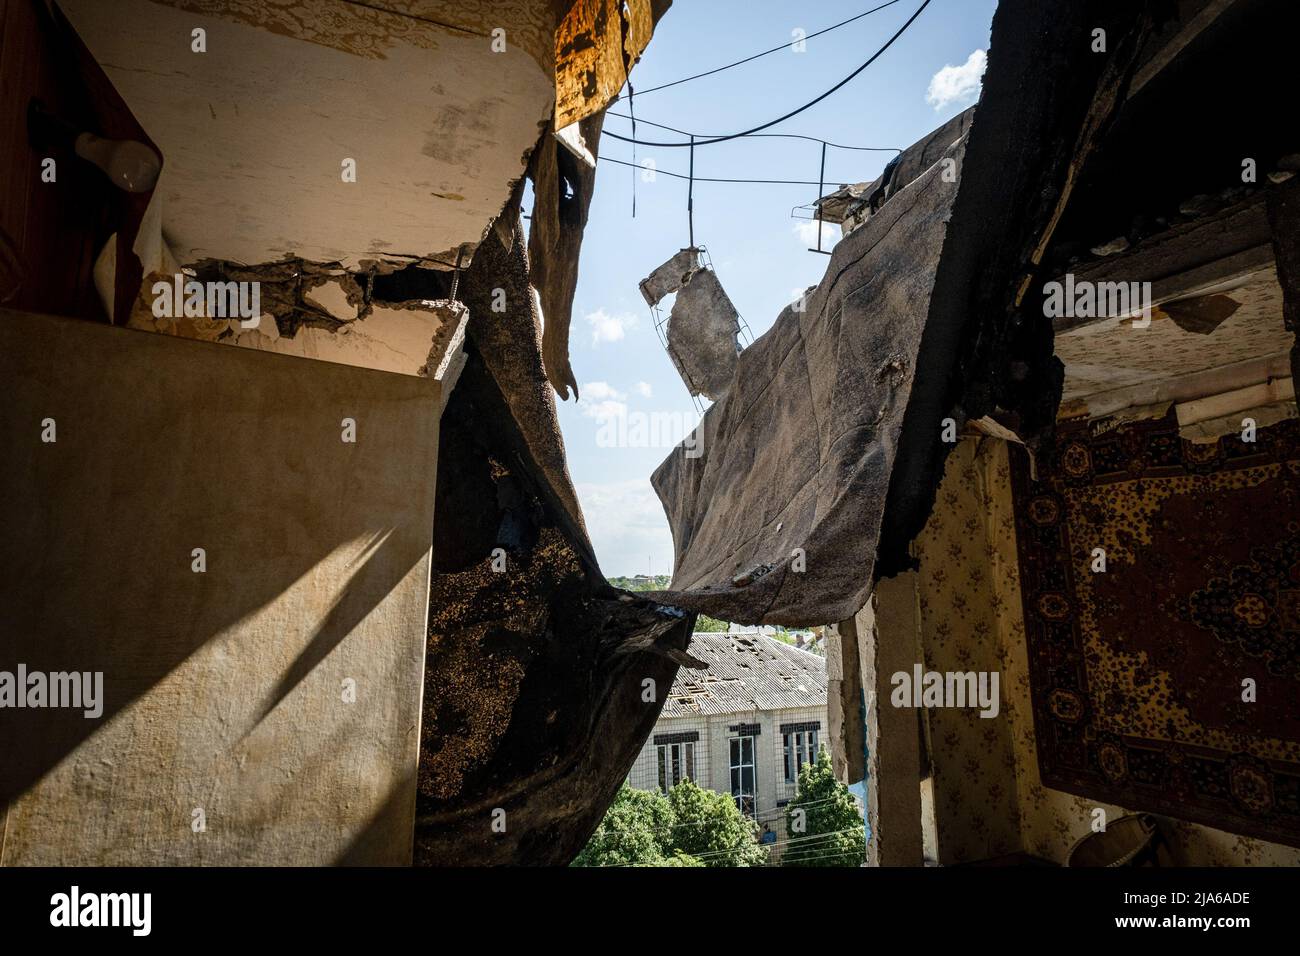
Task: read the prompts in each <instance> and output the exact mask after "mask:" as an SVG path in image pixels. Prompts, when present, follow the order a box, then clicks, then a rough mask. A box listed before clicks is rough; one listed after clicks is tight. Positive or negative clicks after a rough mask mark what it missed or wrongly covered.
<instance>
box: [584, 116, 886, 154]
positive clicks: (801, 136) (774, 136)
mask: <svg viewBox="0 0 1300 956" xmlns="http://www.w3.org/2000/svg"><path fill="white" fill-rule="evenodd" d="M605 115H606V116H617V117H618V118H619V119H632V117H630V116H628V115H627V114H626V113H614V112H611V111H608V110H607V111H606V112H605ZM635 122H637V123H641V124H643V125H645V126H653V127H655V128H657V129H666V130H668V131H669V132H670V133H680V134H681V135H682V136H691V135H695V136H713V135H714V134H711V133H709V134H706V133H695V134H691V133H688V132H687V131H686V130H684V129H678V128H677V127H675V126H665V125H664V124H663V123H652V122H651V121H650V120H647V119H637V120H635ZM632 135H633V136H635V135H636V133H635V131H634V132H633V133H632ZM746 138H747V139H806V140H808V141H809V142H810V143H821V144H822V145H823V146H832V147H834V148H835V149H853V150H858V151H860V152H867V153H901V152H902V150H901V149H899V148H898V147H897V146H845V145H844V144H843V143H832V142H831V141H830V140H826V139H821V138H820V137H817V136H805V135H804V134H803V133H753V134H751V135H750V136H747V137H746ZM696 145H698V141H697V144H696Z"/></svg>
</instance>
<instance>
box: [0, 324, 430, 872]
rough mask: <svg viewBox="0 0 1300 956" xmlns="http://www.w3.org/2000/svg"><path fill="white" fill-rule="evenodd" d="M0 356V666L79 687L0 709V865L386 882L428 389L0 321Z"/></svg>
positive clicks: (414, 658) (422, 525)
mask: <svg viewBox="0 0 1300 956" xmlns="http://www.w3.org/2000/svg"><path fill="white" fill-rule="evenodd" d="M0 354H3V355H4V356H5V362H6V365H5V369H6V372H5V381H6V402H5V413H4V415H2V416H0V441H3V444H4V447H5V448H6V449H7V458H6V467H5V468H3V469H0V509H2V513H0V518H2V520H3V522H4V526H5V534H4V536H3V539H2V540H0V582H2V583H0V600H2V601H3V604H4V607H5V614H4V616H3V619H2V620H0V647H3V648H4V652H5V659H6V663H5V665H4V666H5V668H6V669H12V668H13V666H14V664H15V663H22V664H25V665H26V666H27V667H28V668H29V670H30V671H32V672H36V671H40V672H60V671H66V672H74V673H78V674H79V673H81V672H91V673H94V672H98V673H100V674H101V675H102V693H101V694H100V696H99V703H100V705H101V706H102V713H101V714H99V715H97V716H95V717H92V718H86V717H84V716H83V710H80V709H68V708H62V709H60V708H50V707H43V708H36V709H32V708H26V709H15V708H13V707H5V708H4V709H3V710H0V752H2V753H3V754H4V758H3V760H0V813H3V814H4V815H5V820H4V821H3V825H2V826H0V830H3V832H4V834H5V837H4V840H3V847H2V849H0V864H5V865H56V866H73V865H87V864H90V865H110V866H158V865H186V866H198V865H247V864H252V863H257V864H262V865H329V864H336V863H357V864H369V865H405V864H408V863H409V862H410V859H411V832H412V826H413V818H414V810H415V768H416V759H417V754H418V747H419V740H418V732H417V728H418V726H419V717H420V709H419V708H420V697H421V688H422V686H423V666H424V636H425V634H424V631H425V628H424V622H425V619H426V614H427V595H428V582H429V568H430V549H431V534H432V527H433V522H434V488H433V482H432V477H431V476H432V475H433V474H434V472H435V469H436V467H437V461H436V456H437V423H438V412H439V407H440V406H439V395H438V392H439V386H438V384H437V383H436V382H434V381H432V380H430V379H426V378H417V377H413V376H405V375H390V374H387V373H383V372H376V371H373V370H370V369H359V368H351V367H348V366H344V365H335V364H326V363H319V362H304V361H301V360H294V359H287V358H284V357H282V356H278V355H269V354H263V353H260V352H255V351H250V350H244V349H230V348H224V347H218V346H216V345H212V344H210V343H206V342H195V341H186V340H184V339H180V338H175V337H171V336H161V335H148V334H144V333H141V332H136V331H131V330H127V329H121V328H113V327H111V326H108V325H105V324H102V323H95V322H84V321H78V320H75V319H61V318H51V317H49V316H40V315H33V314H30V313H14V312H11V311H7V310H0ZM344 419H352V420H353V421H354V423H355V428H356V439H357V440H356V441H355V442H348V441H345V440H343V421H344ZM42 422H47V423H48V424H46V425H42ZM50 429H53V431H50ZM43 432H45V434H46V437H51V436H52V437H53V438H54V439H55V440H53V441H44V440H42V438H43ZM349 687H350V688H351V692H352V693H353V694H354V696H352V697H351V699H349ZM200 818H201V819H200ZM196 822H201V823H202V824H203V829H201V830H200V829H196V828H195V824H196Z"/></svg>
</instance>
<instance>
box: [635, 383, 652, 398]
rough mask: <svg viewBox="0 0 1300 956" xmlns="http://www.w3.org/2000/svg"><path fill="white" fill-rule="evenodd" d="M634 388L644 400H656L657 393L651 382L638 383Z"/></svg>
mask: <svg viewBox="0 0 1300 956" xmlns="http://www.w3.org/2000/svg"><path fill="white" fill-rule="evenodd" d="M632 387H633V388H635V389H636V393H637V394H638V395H640V396H641V397H642V398H654V394H655V391H654V389H653V388H651V387H650V383H649V382H637V383H636V384H635V385H633V386H632Z"/></svg>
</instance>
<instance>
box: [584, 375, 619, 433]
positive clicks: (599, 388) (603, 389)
mask: <svg viewBox="0 0 1300 956" xmlns="http://www.w3.org/2000/svg"><path fill="white" fill-rule="evenodd" d="M578 394H579V395H581V396H582V397H581V398H579V399H578V407H579V408H580V409H582V414H584V415H586V416H587V417H588V418H594V419H595V420H596V421H597V422H598V423H604V422H607V421H609V420H610V419H611V418H619V417H625V416H626V415H627V404H626V403H625V402H624V401H623V399H625V398H627V396H626V395H624V394H623V393H622V392H620V391H619V390H618V389H616V388H615V387H614V386H612V385H610V384H609V383H608V382H588V383H587V384H586V385H583V386H581V387H579V389H578Z"/></svg>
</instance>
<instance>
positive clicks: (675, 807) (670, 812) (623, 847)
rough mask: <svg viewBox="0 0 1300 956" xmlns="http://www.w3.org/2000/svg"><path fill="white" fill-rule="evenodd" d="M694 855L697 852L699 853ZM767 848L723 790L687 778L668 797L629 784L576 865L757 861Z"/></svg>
mask: <svg viewBox="0 0 1300 956" xmlns="http://www.w3.org/2000/svg"><path fill="white" fill-rule="evenodd" d="M696 854H699V856H698V857H697V856H696ZM766 862H767V851H766V850H765V849H763V848H762V847H760V846H759V845H758V844H757V843H756V842H755V827H754V823H753V821H752V820H749V819H747V818H746V817H745V816H743V815H742V814H741V812H740V811H739V810H738V809H737V808H736V804H735V801H733V800H732V799H731V798H730V797H728V796H726V795H725V794H721V793H714V792H712V791H710V790H702V789H700V788H699V787H698V786H696V785H695V784H694V783H692V782H691V781H689V780H683V781H682V782H681V783H679V784H678V785H677V786H675V787H673V788H672V789H671V790H670V791H669V792H668V796H667V797H664V796H663V795H661V794H659V793H649V792H646V791H644V790H634V789H633V788H632V787H630V786H628V785H627V784H626V783H625V784H623V786H622V787H621V788H620V789H619V791H618V794H617V795H616V796H615V797H614V802H613V803H612V804H610V807H609V809H608V810H606V811H605V816H604V818H603V819H602V820H601V821H600V825H599V826H598V827H596V832H595V833H593V834H592V835H591V839H590V840H588V841H587V845H586V846H585V847H583V849H582V852H581V853H579V854H578V856H577V858H576V859H575V860H574V861H573V865H574V866H759V865H761V864H763V863H766Z"/></svg>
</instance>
